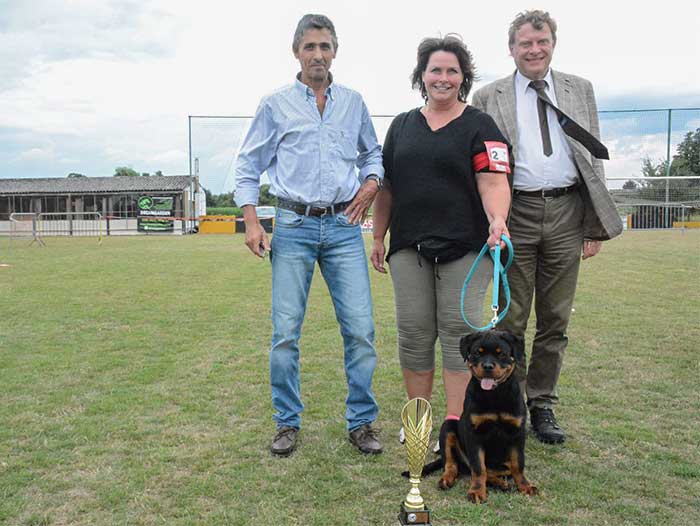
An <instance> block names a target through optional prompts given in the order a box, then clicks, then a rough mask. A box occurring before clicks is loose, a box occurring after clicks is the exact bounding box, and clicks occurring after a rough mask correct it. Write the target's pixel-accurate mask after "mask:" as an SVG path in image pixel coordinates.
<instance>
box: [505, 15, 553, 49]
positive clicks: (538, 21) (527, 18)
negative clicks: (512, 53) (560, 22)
mask: <svg viewBox="0 0 700 526" xmlns="http://www.w3.org/2000/svg"><path fill="white" fill-rule="evenodd" d="M525 24H532V27H534V28H535V29H536V30H537V31H541V30H542V29H543V28H544V25H545V24H547V25H548V26H549V30H550V31H551V32H552V44H556V43H557V23H556V22H555V21H554V19H553V18H552V17H551V16H549V13H548V12H547V11H540V10H539V9H533V10H531V11H523V12H522V13H518V14H517V16H516V17H515V20H513V21H512V22H511V23H510V28H509V29H508V47H509V48H511V47H513V45H514V44H515V33H516V32H517V31H518V29H520V28H521V27H523V26H524V25H525Z"/></svg>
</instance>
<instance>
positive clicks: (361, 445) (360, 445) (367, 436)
mask: <svg viewBox="0 0 700 526" xmlns="http://www.w3.org/2000/svg"><path fill="white" fill-rule="evenodd" d="M349 436H350V443H351V444H352V445H353V446H355V447H357V449H359V450H360V451H362V452H363V453H367V454H370V455H378V454H379V453H381V452H382V445H381V444H380V443H379V436H378V433H377V430H376V429H374V428H373V427H372V426H371V425H370V424H365V425H362V426H360V427H358V428H357V429H353V430H352V431H350V435H349Z"/></svg>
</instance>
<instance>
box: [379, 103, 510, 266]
mask: <svg viewBox="0 0 700 526" xmlns="http://www.w3.org/2000/svg"><path fill="white" fill-rule="evenodd" d="M485 141H497V142H502V143H504V144H507V142H506V140H505V138H504V137H503V134H502V133H501V132H500V131H499V129H498V127H497V126H496V123H495V122H494V121H493V119H492V118H491V116H489V115H487V114H486V113H484V112H482V111H480V110H477V109H476V108H473V107H471V106H467V107H466V108H465V109H464V112H463V113H462V115H460V116H459V117H457V118H456V119H454V120H452V121H450V122H449V123H448V124H446V125H445V126H444V127H442V128H440V129H438V130H436V131H432V130H431V129H430V127H429V126H428V122H427V121H426V119H425V117H424V116H423V114H422V113H421V111H420V109H419V108H416V109H413V110H411V111H408V112H406V113H402V114H400V115H397V116H396V118H394V120H393V122H392V123H391V126H390V127H389V131H388V132H387V136H386V140H385V141H384V150H383V153H384V170H385V177H386V179H387V180H388V181H389V183H390V185H391V195H392V205H391V223H390V230H391V240H390V242H389V253H388V255H387V259H388V258H389V257H391V255H392V254H393V253H394V252H396V251H398V250H401V249H404V248H408V247H413V248H417V247H418V245H422V246H423V248H424V249H425V248H426V247H433V250H428V251H426V250H422V252H423V253H424V254H425V255H426V256H428V257H430V258H431V259H432V258H433V257H438V258H439V260H440V261H443V262H444V261H449V260H453V259H457V258H460V257H462V256H464V255H465V254H466V253H467V252H469V251H470V250H476V251H478V250H480V249H481V247H482V246H483V244H484V242H485V241H486V239H487V238H488V226H489V225H488V220H487V218H486V214H485V212H484V209H483V206H482V204H481V198H480V196H479V192H478V190H477V186H476V178H475V175H474V165H473V158H474V156H476V155H478V154H480V153H482V152H485V151H486V145H485V144H484V143H485ZM482 171H488V166H487V167H486V169H485V170H482Z"/></svg>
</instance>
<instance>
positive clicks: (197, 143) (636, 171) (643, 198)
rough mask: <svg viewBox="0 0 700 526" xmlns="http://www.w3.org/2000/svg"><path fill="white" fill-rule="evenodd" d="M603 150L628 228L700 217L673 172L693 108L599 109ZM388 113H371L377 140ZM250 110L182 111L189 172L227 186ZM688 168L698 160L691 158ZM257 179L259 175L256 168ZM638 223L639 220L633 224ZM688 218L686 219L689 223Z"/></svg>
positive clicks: (695, 194)
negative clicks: (195, 171) (209, 113)
mask: <svg viewBox="0 0 700 526" xmlns="http://www.w3.org/2000/svg"><path fill="white" fill-rule="evenodd" d="M599 116H600V126H601V136H602V140H603V143H605V144H606V146H607V147H608V149H609V151H610V161H606V163H605V169H606V174H607V178H608V188H609V190H610V192H611V195H612V196H613V198H614V200H615V202H616V203H617V205H618V207H619V210H620V214H621V216H622V217H623V220H624V222H625V224H626V226H627V227H628V228H674V227H682V226H691V225H690V224H689V223H690V222H695V221H700V178H698V177H688V176H679V175H678V174H677V173H674V170H673V167H674V157H675V156H677V154H678V146H679V145H680V144H682V143H683V141H684V140H686V138H687V135H688V133H694V132H696V130H700V108H682V109H678V108H676V109H654V110H619V111H601V112H600V113H599ZM392 119H393V115H375V116H373V117H372V121H373V122H374V127H375V130H376V131H377V136H378V138H379V141H380V142H383V139H384V137H385V135H386V132H387V130H388V128H389V125H390V124H391V121H392ZM250 120H251V117H249V116H190V117H189V130H190V172H192V170H193V168H194V166H195V164H196V165H197V167H198V173H199V176H200V182H201V184H202V186H204V187H205V188H206V189H207V190H209V191H210V192H212V193H213V194H222V193H227V192H231V191H233V189H234V185H235V176H234V173H233V170H234V162H235V158H236V153H237V152H238V149H239V147H240V144H241V141H242V140H243V136H244V134H245V131H246V130H247V128H248V125H249V123H250ZM691 170H692V171H694V173H695V174H698V173H700V166H693V167H691ZM262 182H267V178H266V176H265V175H264V174H263V177H262ZM640 225H644V226H640ZM693 226H694V225H693Z"/></svg>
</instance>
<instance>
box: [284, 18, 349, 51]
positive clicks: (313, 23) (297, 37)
mask: <svg viewBox="0 0 700 526" xmlns="http://www.w3.org/2000/svg"><path fill="white" fill-rule="evenodd" d="M307 29H327V30H328V31H330V32H331V41H332V42H333V51H338V37H337V35H336V34H335V26H334V25H333V22H331V19H330V18H328V17H327V16H325V15H304V16H302V17H301V20H299V23H298V24H297V30H296V31H295V32H294V41H293V42H292V50H293V51H294V52H295V53H296V52H297V51H299V43H300V42H301V39H302V38H304V31H306V30H307Z"/></svg>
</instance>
